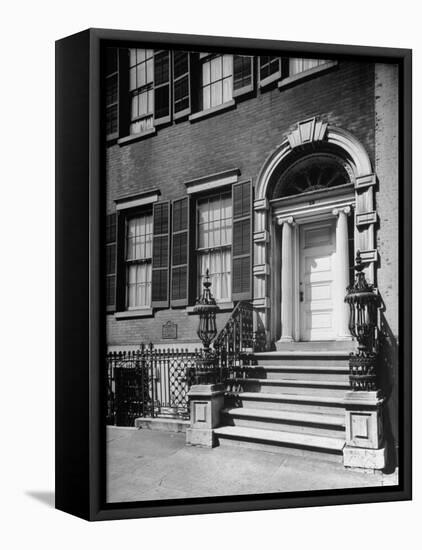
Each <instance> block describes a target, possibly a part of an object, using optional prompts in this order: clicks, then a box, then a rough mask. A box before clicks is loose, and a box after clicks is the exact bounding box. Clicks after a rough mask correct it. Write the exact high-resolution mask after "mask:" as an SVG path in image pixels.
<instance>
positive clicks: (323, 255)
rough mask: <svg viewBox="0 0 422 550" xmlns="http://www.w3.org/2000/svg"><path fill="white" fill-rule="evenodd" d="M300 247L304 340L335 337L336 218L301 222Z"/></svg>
mask: <svg viewBox="0 0 422 550" xmlns="http://www.w3.org/2000/svg"><path fill="white" fill-rule="evenodd" d="M299 250H300V256H299V274H300V288H299V290H300V296H301V299H300V307H299V313H300V332H301V334H300V337H301V340H332V339H334V334H335V320H334V302H333V298H334V261H335V228H334V221H325V222H319V223H313V224H307V225H303V226H301V228H300V235H299Z"/></svg>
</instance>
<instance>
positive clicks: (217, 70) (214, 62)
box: [211, 55, 222, 82]
mask: <svg viewBox="0 0 422 550" xmlns="http://www.w3.org/2000/svg"><path fill="white" fill-rule="evenodd" d="M221 77H222V57H221V56H220V55H219V56H218V57H214V58H213V59H211V82H215V81H216V80H219V79H220V78H221Z"/></svg>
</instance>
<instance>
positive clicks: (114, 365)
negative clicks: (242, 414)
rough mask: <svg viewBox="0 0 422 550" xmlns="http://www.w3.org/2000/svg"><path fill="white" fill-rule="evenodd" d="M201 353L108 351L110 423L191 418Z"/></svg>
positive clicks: (149, 348) (149, 349)
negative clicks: (191, 391)
mask: <svg viewBox="0 0 422 550" xmlns="http://www.w3.org/2000/svg"><path fill="white" fill-rule="evenodd" d="M200 356H201V352H200V351H198V350H194V351H188V350H187V349H178V348H177V349H155V348H154V346H153V345H152V344H150V345H149V346H145V345H141V347H140V349H137V350H134V351H122V352H110V353H108V354H107V359H106V363H107V367H106V373H107V381H106V383H107V413H106V416H107V423H108V424H111V425H117V426H133V425H134V422H135V419H136V418H139V417H151V418H154V417H170V418H186V419H187V418H189V403H188V391H189V388H190V386H191V385H192V383H193V382H194V378H195V366H196V363H197V360H198V358H199V357H200Z"/></svg>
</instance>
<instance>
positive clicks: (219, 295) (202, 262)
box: [197, 246, 232, 302]
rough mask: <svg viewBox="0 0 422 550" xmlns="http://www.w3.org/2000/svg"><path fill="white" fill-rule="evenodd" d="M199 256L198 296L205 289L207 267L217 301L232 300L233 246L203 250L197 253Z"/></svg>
mask: <svg viewBox="0 0 422 550" xmlns="http://www.w3.org/2000/svg"><path fill="white" fill-rule="evenodd" d="M197 258H198V260H197V261H198V280H197V285H198V287H197V292H198V296H199V295H200V294H201V293H202V291H203V283H204V281H205V275H206V271H207V269H208V270H209V275H210V282H211V292H212V295H213V296H214V298H215V300H216V301H217V302H229V301H230V300H231V287H232V281H231V264H232V254H231V247H230V246H228V247H223V248H220V249H214V250H203V251H199V252H198V253H197Z"/></svg>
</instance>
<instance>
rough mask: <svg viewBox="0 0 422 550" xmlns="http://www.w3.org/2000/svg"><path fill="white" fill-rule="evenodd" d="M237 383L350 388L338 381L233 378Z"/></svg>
mask: <svg viewBox="0 0 422 550" xmlns="http://www.w3.org/2000/svg"><path fill="white" fill-rule="evenodd" d="M232 380H235V381H236V382H257V383H259V384H268V385H272V384H274V385H277V384H282V385H284V386H297V385H300V386H332V387H339V388H346V389H347V388H349V384H348V382H339V381H338V380H301V379H300V378H288V379H286V378H233V379H232Z"/></svg>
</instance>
